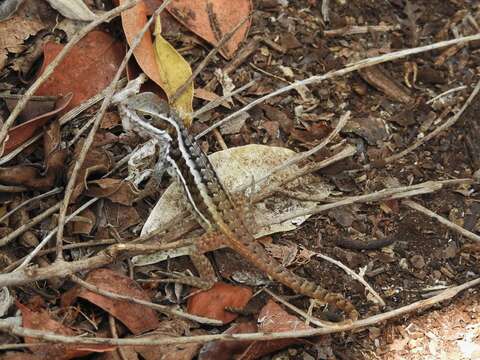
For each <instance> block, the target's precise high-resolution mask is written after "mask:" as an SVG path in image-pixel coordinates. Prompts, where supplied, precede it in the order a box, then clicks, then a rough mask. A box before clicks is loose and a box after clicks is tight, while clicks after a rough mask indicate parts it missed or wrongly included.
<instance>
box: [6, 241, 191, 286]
mask: <svg viewBox="0 0 480 360" xmlns="http://www.w3.org/2000/svg"><path fill="white" fill-rule="evenodd" d="M187 244H188V243H187V242H186V241H176V242H171V243H168V244H155V245H143V244H124V243H122V244H115V245H112V246H110V247H108V248H107V249H105V250H102V251H101V252H99V253H98V254H97V255H94V256H92V257H90V258H87V259H80V260H76V261H69V262H66V261H57V262H54V263H53V264H51V265H48V266H45V267H41V268H37V267H34V266H31V267H27V268H23V269H21V270H19V271H14V272H11V273H8V274H0V287H2V286H16V285H22V284H28V283H31V282H34V281H39V280H47V279H51V278H53V277H59V278H64V277H67V276H69V275H72V274H75V273H77V272H79V271H85V270H92V269H96V268H99V267H102V266H105V265H108V264H110V263H112V262H113V261H115V260H116V259H117V258H119V257H121V256H123V255H129V256H130V255H132V256H133V255H136V254H148V253H152V252H157V251H165V250H170V249H176V248H178V247H183V246H186V245H187ZM190 244H191V243H190Z"/></svg>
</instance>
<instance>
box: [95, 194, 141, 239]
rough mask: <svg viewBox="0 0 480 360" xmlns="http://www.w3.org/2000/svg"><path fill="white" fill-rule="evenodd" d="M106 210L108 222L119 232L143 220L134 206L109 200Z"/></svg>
mask: <svg viewBox="0 0 480 360" xmlns="http://www.w3.org/2000/svg"><path fill="white" fill-rule="evenodd" d="M104 210H105V215H106V218H107V222H108V224H109V225H111V226H113V227H114V228H116V229H117V230H118V231H119V232H122V231H125V230H126V229H128V228H129V227H131V226H133V225H136V224H138V223H139V222H140V221H141V220H142V219H141V218H140V215H138V212H137V210H136V209H135V208H134V207H133V206H125V205H121V204H116V203H113V202H111V201H108V200H107V201H106V202H105V206H104Z"/></svg>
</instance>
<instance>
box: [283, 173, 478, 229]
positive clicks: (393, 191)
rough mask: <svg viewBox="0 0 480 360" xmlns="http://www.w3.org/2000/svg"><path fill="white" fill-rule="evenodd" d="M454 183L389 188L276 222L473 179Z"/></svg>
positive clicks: (445, 182) (427, 191) (468, 180)
mask: <svg viewBox="0 0 480 360" xmlns="http://www.w3.org/2000/svg"><path fill="white" fill-rule="evenodd" d="M453 181H454V182H452V180H446V181H427V182H424V183H420V184H417V185H411V186H401V187H396V188H387V189H383V190H380V191H376V192H373V193H370V194H365V195H359V196H351V197H347V198H344V199H342V200H340V201H336V202H333V203H330V204H323V205H319V206H316V207H314V208H313V209H308V210H301V211H297V212H292V213H289V214H285V215H283V216H278V217H276V218H275V222H276V223H282V222H284V221H287V220H291V219H296V218H297V217H300V216H307V215H313V214H318V213H321V212H323V211H326V210H330V209H333V208H336V207H339V206H346V205H352V204H355V203H365V202H372V201H379V200H386V199H400V198H405V197H411V196H415V195H421V194H429V193H432V192H435V191H438V190H440V189H441V188H443V186H445V185H451V184H457V183H470V182H473V180H472V179H455V180H453Z"/></svg>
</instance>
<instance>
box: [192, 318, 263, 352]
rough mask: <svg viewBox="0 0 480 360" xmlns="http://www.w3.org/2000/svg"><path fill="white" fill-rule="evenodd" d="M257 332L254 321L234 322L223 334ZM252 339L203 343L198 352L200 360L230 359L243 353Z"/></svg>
mask: <svg viewBox="0 0 480 360" xmlns="http://www.w3.org/2000/svg"><path fill="white" fill-rule="evenodd" d="M253 332H257V325H256V324H255V323H254V322H246V323H239V324H233V325H232V326H230V327H229V328H228V329H227V330H226V331H224V332H223V334H242V333H253ZM251 343H252V342H251V341H210V342H208V343H206V344H205V345H203V347H202V349H201V350H200V354H198V360H210V359H215V360H230V359H232V357H234V356H238V355H239V354H241V353H242V352H243V351H244V350H245V349H246V348H247V347H248V346H249V345H250V344H251Z"/></svg>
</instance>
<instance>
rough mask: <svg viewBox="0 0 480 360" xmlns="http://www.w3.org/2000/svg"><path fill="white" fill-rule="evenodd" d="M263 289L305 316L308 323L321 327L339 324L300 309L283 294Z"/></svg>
mask: <svg viewBox="0 0 480 360" xmlns="http://www.w3.org/2000/svg"><path fill="white" fill-rule="evenodd" d="M261 291H265V292H266V293H267V294H269V295H270V296H271V297H273V298H274V299H275V300H277V301H278V302H279V303H281V304H283V305H284V306H286V307H287V308H289V309H290V310H292V311H294V312H295V313H297V314H298V315H300V316H302V317H303V318H305V320H306V322H307V323H312V324H314V325H317V326H319V327H330V326H337V325H338V324H336V323H334V322H331V321H325V320H320V319H317V318H316V317H313V316H311V315H310V314H307V313H306V312H305V311H303V310H302V309H299V308H298V307H296V306H295V305H292V304H290V303H289V302H288V301H287V300H285V299H284V298H282V297H281V296H278V295H277V294H275V293H274V292H272V291H270V290H268V289H267V288H264V289H262V290H261Z"/></svg>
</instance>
